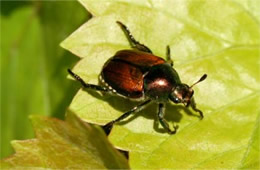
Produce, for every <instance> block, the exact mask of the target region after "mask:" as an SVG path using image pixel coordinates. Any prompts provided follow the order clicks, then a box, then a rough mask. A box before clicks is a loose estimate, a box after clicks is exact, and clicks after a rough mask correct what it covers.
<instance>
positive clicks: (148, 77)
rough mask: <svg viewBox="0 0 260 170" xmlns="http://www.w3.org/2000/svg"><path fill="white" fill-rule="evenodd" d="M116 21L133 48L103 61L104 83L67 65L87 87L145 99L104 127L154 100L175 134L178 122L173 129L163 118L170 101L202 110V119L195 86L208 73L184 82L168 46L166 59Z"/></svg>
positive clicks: (101, 78)
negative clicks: (87, 78)
mask: <svg viewBox="0 0 260 170" xmlns="http://www.w3.org/2000/svg"><path fill="white" fill-rule="evenodd" d="M117 24H118V25H119V26H120V27H121V29H122V31H123V32H124V34H125V35H126V38H127V39H128V41H129V43H130V46H131V47H132V49H130V50H121V51H118V52H117V53H116V54H115V55H114V56H113V57H112V58H110V59H109V60H108V61H107V62H106V63H105V64H104V66H103V68H102V71H101V74H100V80H101V83H102V85H94V84H88V83H86V82H85V81H84V80H83V79H82V78H80V76H78V75H77V74H75V73H73V72H72V71H71V70H70V69H68V72H69V74H70V75H71V76H73V77H74V78H75V79H76V80H77V81H79V82H80V83H81V84H82V86H83V87H84V88H86V89H92V90H96V91H101V92H106V93H110V94H115V95H119V96H123V97H127V98H130V99H135V100H139V101H142V103H140V104H139V105H137V106H135V107H134V108H132V109H131V110H129V111H127V112H125V113H124V114H122V115H121V116H120V117H119V118H117V119H115V120H112V121H110V122H108V123H107V124H106V125H105V126H104V128H105V129H109V130H110V129H111V128H112V126H113V124H115V123H116V122H119V121H121V120H123V119H125V118H126V117H128V116H129V115H130V114H132V113H134V112H139V111H141V110H143V109H144V108H145V107H146V106H147V105H148V104H149V103H151V102H156V103H157V104H158V108H159V109H158V119H159V122H160V124H161V125H162V127H163V128H164V129H165V130H166V131H167V132H168V133H169V134H175V133H176V132H177V129H178V126H177V125H174V126H173V129H171V128H170V127H169V124H168V123H167V121H166V120H165V118H164V115H165V112H164V110H165V109H164V108H165V104H166V103H167V102H169V101H172V102H173V103H176V104H178V103H182V104H184V106H186V107H188V106H191V108H192V109H193V110H194V111H196V112H198V113H199V114H200V118H201V119H202V118H203V113H202V111H201V110H199V109H198V108H197V107H196V103H195V99H194V97H193V95H194V91H193V89H192V87H193V86H194V85H196V84H197V83H199V82H201V81H203V80H205V79H206V77H207V74H204V75H203V76H202V77H201V78H200V79H199V80H198V81H197V82H195V83H194V84H193V85H191V86H188V85H187V84H184V83H182V82H181V80H180V77H179V75H178V73H177V71H176V70H175V69H174V68H173V61H172V59H171V54H170V47H169V46H167V47H166V60H164V59H163V58H161V57H158V56H156V55H154V54H153V52H152V51H151V50H150V49H149V48H148V47H147V46H146V45H144V44H141V43H139V42H138V41H136V39H135V38H134V36H133V35H132V34H131V32H130V30H129V29H128V28H127V27H126V26H125V25H124V24H123V23H122V22H120V21H117Z"/></svg>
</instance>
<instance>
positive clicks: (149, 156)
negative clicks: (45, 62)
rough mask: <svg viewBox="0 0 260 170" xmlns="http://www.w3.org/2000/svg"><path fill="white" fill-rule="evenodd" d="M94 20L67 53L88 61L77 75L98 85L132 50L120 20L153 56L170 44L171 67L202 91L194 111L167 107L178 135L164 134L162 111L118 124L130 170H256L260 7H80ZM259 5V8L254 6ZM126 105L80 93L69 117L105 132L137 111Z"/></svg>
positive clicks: (187, 2)
mask: <svg viewBox="0 0 260 170" xmlns="http://www.w3.org/2000/svg"><path fill="white" fill-rule="evenodd" d="M81 3H82V4H83V5H84V6H85V7H86V8H87V9H88V11H90V12H91V13H92V14H93V15H94V18H93V19H91V20H90V21H88V22H87V23H85V24H84V25H82V26H81V27H80V28H79V29H78V30H77V31H76V32H74V33H73V34H72V35H71V36H70V37H69V38H68V39H66V40H65V41H64V42H63V43H62V46H63V47H65V48H66V49H68V50H70V51H71V52H72V53H74V54H76V55H78V56H79V57H81V60H80V61H79V63H78V64H77V65H76V66H75V68H74V71H75V72H76V73H77V74H79V75H80V76H81V77H83V79H84V80H85V81H86V82H89V83H95V84H96V83H98V75H99V73H100V71H101V69H102V66H103V64H104V63H105V61H106V60H107V59H108V58H110V57H111V56H113V55H114V54H115V52H116V51H118V50H120V49H129V48H130V47H129V44H128V42H127V40H126V38H125V36H124V34H123V32H122V30H120V28H119V26H118V25H117V24H116V23H115V21H117V20H119V21H121V22H123V23H125V24H126V25H127V26H128V27H129V29H130V30H131V32H132V33H133V35H134V36H135V37H136V39H137V40H140V42H142V43H144V44H146V45H148V46H149V47H150V48H151V49H152V51H153V52H154V54H156V55H158V56H165V47H166V45H168V44H169V45H170V47H171V51H172V58H173V60H174V68H175V69H176V70H177V71H178V72H179V75H180V77H181V79H182V81H183V82H185V83H187V84H192V83H193V82H195V81H196V80H197V79H198V78H199V77H200V76H201V75H202V74H203V73H207V74H208V78H207V80H206V81H205V82H203V83H201V84H199V85H198V86H196V87H195V88H194V89H195V98H196V101H197V106H198V108H200V109H201V110H203V111H204V115H205V119H203V120H202V121H199V120H198V118H197V116H196V113H194V112H192V111H190V110H189V109H186V108H184V107H183V106H181V105H174V104H168V105H167V111H166V119H167V121H168V122H170V123H171V124H172V122H177V123H178V124H179V127H180V128H179V131H178V132H177V134H176V135H172V136H170V135H168V134H166V133H164V131H163V130H162V128H161V127H160V126H158V121H157V118H156V112H157V109H156V105H155V104H154V105H151V106H150V107H149V108H147V109H145V110H144V111H142V112H140V113H138V114H135V115H134V116H133V117H131V118H129V119H128V120H126V121H124V122H122V123H120V124H117V125H116V126H115V127H114V128H113V130H112V133H111V134H110V140H111V142H112V143H113V144H114V145H116V146H117V147H119V148H123V149H126V150H128V151H129V152H130V160H129V161H130V165H131V167H132V168H252V169H253V168H255V169H257V168H258V169H259V166H260V165H259V133H258V131H259V125H258V124H259V113H260V106H259V103H260V98H259V97H260V96H259V95H260V91H259V87H260V80H259V66H260V63H259V61H260V60H259V59H260V58H259V55H260V50H259V44H260V43H259V42H260V32H259V30H260V27H259V25H260V24H259V11H258V9H259V8H260V6H259V3H254V2H253V1H250V0H248V1H243V2H242V1H239V0H234V1H233V0H229V1H226V0H211V1H206V0H174V1H157V0H149V1H148V0H147V1H145V0H143V1H140V0H136V1H123V0H118V1H110V0H108V1H107V0H106V1H103V0H100V1H92V0H82V1H81ZM252 3H253V5H252ZM135 105H136V103H134V102H129V101H128V100H126V99H122V98H119V97H111V96H108V95H105V96H101V95H100V94H98V93H95V92H86V91H83V90H80V91H79V92H78V93H77V95H76V96H75V98H74V99H73V102H72V104H71V105H70V109H71V110H73V111H74V112H75V113H76V114H77V115H79V116H80V117H81V118H82V119H84V120H86V121H88V122H92V123H97V124H105V123H106V122H109V121H110V120H113V119H115V118H117V117H119V116H120V115H122V113H123V112H125V111H127V110H129V109H130V108H131V107H133V106H135Z"/></svg>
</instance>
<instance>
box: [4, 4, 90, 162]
mask: <svg viewBox="0 0 260 170" xmlns="http://www.w3.org/2000/svg"><path fill="white" fill-rule="evenodd" d="M1 5H2V6H1V38H0V40H1V50H0V52H1V158H3V157H6V156H8V155H10V154H11V152H12V148H11V144H10V141H11V140H14V139H17V140H18V139H26V138H32V136H33V130H32V128H31V125H30V122H29V120H28V115H30V114H41V115H53V116H55V117H60V118H62V117H63V116H64V115H61V113H62V114H63V113H64V112H65V110H66V109H67V106H68V105H69V103H70V101H71V99H72V97H73V96H74V95H75V93H76V90H77V89H78V87H79V86H76V84H75V83H72V82H70V81H68V80H67V79H66V75H67V72H66V69H67V68H68V67H71V66H72V65H73V64H74V63H75V62H76V58H75V57H73V56H72V55H71V54H70V53H69V52H67V51H65V50H64V49H62V48H61V47H60V46H59V43H60V41H61V40H63V39H64V38H65V37H67V36H68V35H69V34H70V33H71V31H73V30H74V29H76V28H77V27H78V26H79V25H80V24H82V22H83V21H85V20H86V16H87V13H86V12H85V10H84V8H83V7H82V6H81V5H80V4H79V3H78V2H75V1H74V2H72V1H66V2H61V1H59V2H58V1H57V2H50V1H48V2H47V1H44V2H43V1H37V2H31V1H26V2H24V1H23V2H21V1H1ZM68 10H70V11H71V13H68V12H67V11H68ZM65 58H66V59H65Z"/></svg>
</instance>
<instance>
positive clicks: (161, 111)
mask: <svg viewBox="0 0 260 170" xmlns="http://www.w3.org/2000/svg"><path fill="white" fill-rule="evenodd" d="M164 107H165V106H164V104H163V103H160V104H159V112H158V118H159V122H160V124H161V125H162V126H163V128H164V129H166V130H167V132H168V133H169V134H175V133H176V132H177V129H178V126H173V128H174V130H171V129H170V127H169V124H168V123H167V122H166V120H165V119H164V114H165V112H164V111H165V108H164Z"/></svg>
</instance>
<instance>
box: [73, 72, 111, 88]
mask: <svg viewBox="0 0 260 170" xmlns="http://www.w3.org/2000/svg"><path fill="white" fill-rule="evenodd" d="M68 72H69V74H70V75H71V76H72V77H74V78H75V80H77V81H79V82H80V83H81V85H82V86H83V87H84V88H88V89H92V90H96V91H102V92H112V90H110V89H108V88H106V87H102V86H98V85H94V84H87V83H86V82H85V81H84V80H83V79H82V78H81V77H80V76H78V75H77V74H75V73H73V72H72V71H71V70H70V69H68Z"/></svg>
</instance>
